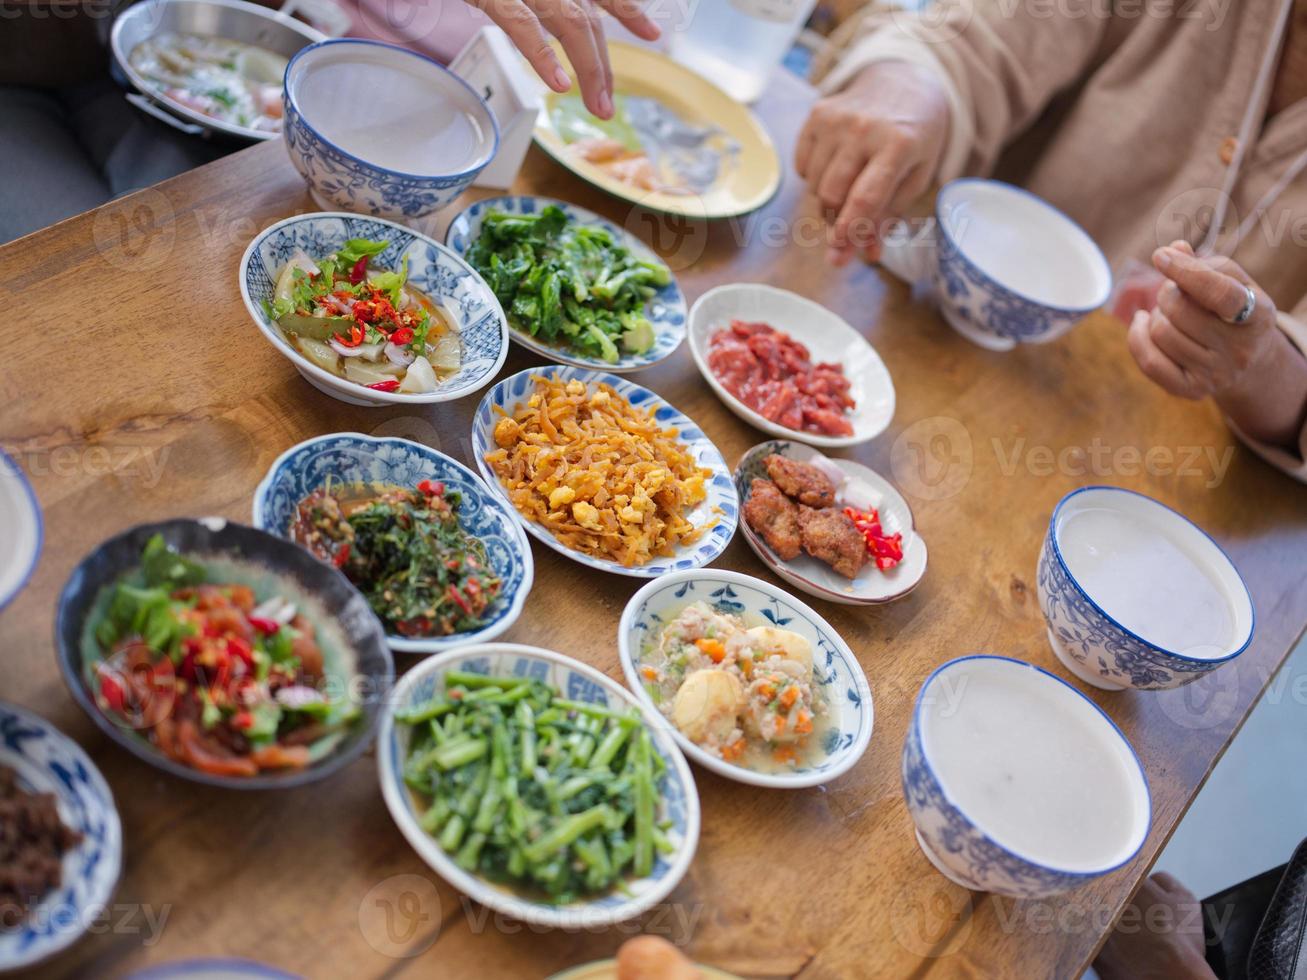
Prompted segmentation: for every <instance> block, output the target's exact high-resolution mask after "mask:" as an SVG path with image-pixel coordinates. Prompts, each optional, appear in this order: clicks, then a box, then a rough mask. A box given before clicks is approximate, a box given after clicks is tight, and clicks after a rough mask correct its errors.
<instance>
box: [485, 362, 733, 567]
mask: <svg viewBox="0 0 1307 980" xmlns="http://www.w3.org/2000/svg"><path fill="white" fill-rule="evenodd" d="M535 383H536V388H535V392H534V393H533V394H532V395H531V397H530V398H528V399H527V400H526V401H525V402H522V403H520V404H519V405H517V407H516V408H515V409H514V411H513V414H512V415H508V414H503V415H502V417H501V418H500V419H499V421H498V422H497V423H496V424H495V429H494V439H495V445H496V446H497V447H498V448H497V449H495V450H492V451H491V452H489V453H487V454H486V457H485V459H486V462H487V463H488V464H489V465H490V468H491V469H492V470H493V471H494V473H495V475H496V476H497V477H498V478H499V482H500V483H501V484H502V485H503V487H504V489H505V490H506V491H507V492H508V498H509V500H511V501H512V503H513V506H514V507H516V508H517V509H518V511H519V512H520V513H521V514H522V515H523V516H524V517H526V518H527V519H528V520H530V521H533V522H535V523H536V524H539V525H540V526H541V527H543V528H545V529H546V530H548V531H549V532H550V533H551V534H553V535H554V536H555V537H556V538H557V539H558V540H559V541H561V542H562V543H563V544H564V545H566V546H567V547H568V548H571V549H573V550H575V551H580V552H582V553H584V554H587V555H592V556H594V557H596V558H603V559H607V560H610V561H615V562H618V563H620V564H622V565H624V566H626V567H628V568H630V567H632V566H636V565H643V564H646V563H648V562H649V561H650V560H652V559H653V558H655V557H658V556H668V555H671V554H672V553H673V552H674V551H675V549H676V548H677V547H678V546H680V545H688V544H693V543H694V542H695V541H697V540H698V539H699V538H700V537H702V536H703V534H704V532H705V531H707V530H708V529H709V527H711V523H705V524H703V525H700V526H697V527H696V526H695V525H694V524H693V523H691V522H690V520H689V518H688V516H687V515H688V514H689V512H690V511H691V510H693V509H694V507H696V506H697V505H698V504H700V503H702V502H703V501H704V499H705V498H706V496H707V489H706V483H707V481H708V478H709V477H710V476H711V471H710V470H707V469H705V468H703V467H701V466H699V465H698V463H697V462H696V460H695V458H694V456H693V454H692V453H691V452H690V450H689V448H688V447H687V446H686V445H685V443H683V442H682V441H681V440H680V438H679V437H678V435H677V433H676V430H675V429H669V428H664V427H663V426H661V425H659V423H658V422H657V420H656V419H655V418H654V414H653V409H647V410H642V409H637V408H635V407H633V406H632V405H631V403H630V402H628V401H627V400H626V399H625V398H623V397H622V396H621V395H620V394H618V392H617V391H616V390H615V389H614V388H613V387H611V386H610V385H607V384H603V383H599V384H596V385H586V384H584V383H583V382H581V381H577V380H575V379H573V380H571V381H567V382H563V381H560V380H557V379H553V378H548V377H537V378H536V379H535Z"/></svg>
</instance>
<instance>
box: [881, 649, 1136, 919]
mask: <svg viewBox="0 0 1307 980" xmlns="http://www.w3.org/2000/svg"><path fill="white" fill-rule="evenodd" d="M902 775H903V795H904V797H905V799H906V801H907V806H908V813H909V814H910V815H911V817H912V822H913V823H914V824H915V825H916V833H917V843H918V844H919V845H920V846H921V849H922V851H923V852H924V853H925V855H926V857H927V858H929V859H930V862H931V863H932V864H934V865H935V867H936V868H937V869H938V870H939V871H940V872H941V873H942V874H944V875H945V877H947V878H949V879H950V880H952V881H954V882H956V883H957V884H959V885H962V886H963V887H964V888H970V889H972V890H974V891H982V892H993V893H995V894H999V895H1009V896H1012V897H1014V898H1036V897H1039V896H1042V895H1052V894H1056V893H1058V892H1063V891H1066V890H1068V889H1071V888H1075V887H1076V886H1078V885H1082V884H1085V883H1086V882H1089V881H1092V880H1094V879H1095V878H1098V877H1100V876H1102V875H1105V874H1107V873H1108V872H1110V871H1113V870H1115V869H1116V868H1119V867H1121V866H1122V865H1124V864H1126V863H1127V862H1129V861H1132V860H1133V859H1134V857H1135V855H1137V854H1138V853H1139V849H1140V848H1141V847H1143V844H1144V840H1145V839H1146V838H1147V836H1148V829H1149V826H1150V824H1151V821H1152V804H1151V801H1150V798H1149V789H1148V779H1147V777H1146V776H1145V775H1144V770H1143V766H1142V765H1141V764H1140V762H1139V757H1138V756H1137V755H1136V754H1135V752H1134V749H1133V748H1131V746H1130V743H1129V742H1128V741H1127V740H1126V737H1125V736H1124V735H1123V734H1122V733H1121V730H1120V729H1119V728H1117V727H1116V725H1115V724H1113V722H1112V720H1111V719H1110V718H1109V717H1108V716H1107V715H1106V714H1104V713H1103V711H1102V709H1100V708H1099V707H1098V706H1097V705H1096V704H1094V703H1093V702H1092V701H1090V700H1089V699H1088V698H1087V697H1085V696H1084V695H1083V694H1081V693H1080V692H1079V691H1077V690H1076V689H1075V688H1074V687H1072V686H1071V685H1070V684H1068V683H1067V682H1066V681H1064V680H1061V679H1060V678H1058V677H1055V676H1054V675H1052V674H1050V673H1048V672H1047V671H1045V670H1041V669H1040V668H1038V667H1035V666H1033V665H1031V664H1028V663H1024V662H1022V661H1020V660H1012V659H1010V658H1008V657H997V656H991V655H985V654H977V655H974V656H967V657H960V658H958V659H957V660H951V661H949V662H948V663H946V664H944V665H943V666H941V667H939V668H938V669H937V670H936V671H935V672H934V673H932V674H931V675H930V676H929V677H928V678H926V682H925V683H924V684H923V685H922V687H921V691H920V693H919V694H918V695H917V701H916V707H915V708H914V709H913V713H912V722H911V724H910V726H909V728H908V736H907V739H906V740H905V741H904V743H903V771H902Z"/></svg>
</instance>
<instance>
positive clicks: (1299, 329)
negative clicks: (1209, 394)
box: [1226, 297, 1307, 483]
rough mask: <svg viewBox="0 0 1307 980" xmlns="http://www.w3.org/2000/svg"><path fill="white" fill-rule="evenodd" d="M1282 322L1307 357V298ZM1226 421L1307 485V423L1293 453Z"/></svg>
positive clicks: (1247, 442) (1272, 461)
mask: <svg viewBox="0 0 1307 980" xmlns="http://www.w3.org/2000/svg"><path fill="white" fill-rule="evenodd" d="M1278 322H1279V325H1280V329H1281V330H1283V331H1284V332H1285V333H1286V334H1287V335H1288V337H1289V340H1290V341H1291V342H1292V343H1293V345H1294V346H1295V347H1297V348H1298V351H1299V353H1300V354H1302V356H1303V357H1307V297H1304V298H1303V300H1302V301H1301V302H1300V303H1299V304H1298V305H1297V307H1295V308H1294V311H1293V313H1284V312H1281V313H1280V314H1279V318H1278ZM1226 421H1227V422H1228V423H1229V425H1230V429H1231V431H1233V432H1234V434H1235V435H1236V436H1238V437H1239V439H1240V441H1241V442H1243V443H1244V445H1246V446H1247V447H1248V448H1249V449H1251V450H1252V451H1253V452H1255V453H1256V454H1257V455H1258V456H1260V457H1262V459H1264V460H1266V461H1267V462H1268V463H1270V464H1271V465H1272V466H1275V467H1278V468H1279V469H1282V470H1284V472H1286V473H1288V474H1289V475H1290V476H1291V477H1293V478H1294V479H1295V480H1301V481H1302V482H1303V483H1307V423H1304V425H1303V428H1302V431H1301V432H1299V433H1298V444H1297V445H1296V446H1295V447H1293V449H1289V448H1286V447H1284V446H1273V445H1271V444H1269V443H1265V442H1259V441H1258V440H1256V439H1252V438H1250V437H1249V436H1247V435H1245V434H1244V433H1242V432H1240V431H1239V427H1238V426H1237V425H1235V424H1234V423H1233V422H1230V420H1229V419H1226Z"/></svg>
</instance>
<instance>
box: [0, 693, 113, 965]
mask: <svg viewBox="0 0 1307 980" xmlns="http://www.w3.org/2000/svg"><path fill="white" fill-rule="evenodd" d="M0 765H5V766H9V767H10V768H11V769H13V770H14V771H15V772H17V773H18V782H19V785H20V786H21V787H22V788H23V789H25V790H27V791H28V792H33V793H53V794H54V795H55V797H56V799H57V801H58V807H59V815H60V817H61V818H62V819H63V821H64V823H65V824H66V825H67V826H68V827H70V828H72V829H73V830H76V831H78V832H79V833H80V834H81V835H82V841H81V843H79V844H78V845H77V846H76V847H74V848H73V849H72V850H70V851H69V852H68V853H67V854H65V855H64V859H63V881H62V883H61V884H60V886H59V887H58V888H57V889H55V890H54V891H52V892H51V893H49V894H47V895H45V896H43V897H42V898H41V899H40V900H39V901H38V902H37V903H36V904H35V905H34V906H33V908H32V912H31V914H30V915H29V916H28V917H27V918H26V919H24V920H23V921H22V922H21V923H19V924H18V925H17V926H15V927H13V928H11V929H0V970H14V969H18V968H19V967H24V966H31V965H33V964H35V963H39V962H40V961H42V960H44V959H46V958H47V957H50V956H53V955H54V954H55V953H57V952H59V951H60V950H62V949H64V948H66V947H67V946H69V945H71V944H72V943H73V941H74V940H76V939H77V937H78V936H80V935H81V934H82V933H83V932H84V931H85V930H86V927H87V926H88V925H90V924H91V923H92V922H94V921H96V919H97V917H99V916H102V915H103V914H104V908H105V906H106V905H108V904H109V901H110V899H111V898H112V897H113V892H114V888H115V887H117V884H118V874H119V872H120V870H121V869H122V848H123V840H122V825H121V823H120V822H119V819H118V809H117V807H115V806H114V802H113V794H112V793H111V792H110V791H109V785H108V784H107V783H106V782H105V781H104V777H103V776H102V775H101V774H100V770H98V769H97V768H96V767H95V763H93V762H92V761H91V760H90V759H89V758H88V757H87V755H86V753H85V752H83V751H82V749H81V747H80V746H78V745H77V744H76V743H75V742H74V741H73V740H72V739H70V738H68V737H67V736H66V735H64V734H63V733H62V732H60V731H59V730H58V729H57V728H55V727H54V726H53V725H51V724H50V723H49V722H48V721H46V720H45V719H44V718H41V717H39V716H38V715H34V714H32V713H31V712H30V711H26V710H24V709H23V708H19V707H17V706H15V705H12V704H6V703H4V702H0Z"/></svg>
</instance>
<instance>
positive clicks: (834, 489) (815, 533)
mask: <svg viewBox="0 0 1307 980" xmlns="http://www.w3.org/2000/svg"><path fill="white" fill-rule="evenodd" d="M735 486H736V489H737V490H738V491H739V494H740V501H741V506H740V516H741V520H740V526H741V528H742V529H743V531H744V538H745V540H746V541H748V542H749V547H750V548H752V549H753V551H754V553H755V554H756V555H757V556H758V557H759V558H761V559H762V560H763V562H764V563H766V565H767V566H768V567H769V568H771V570H772V571H774V572H775V573H776V574H777V575H779V576H780V577H781V578H783V579H784V580H785V581H787V582H789V583H790V584H791V585H793V586H795V587H796V588H799V589H802V590H803V591H804V592H807V593H808V594H809V595H813V596H816V597H817V598H819V599H827V600H829V601H831V602H842V603H845V604H847V605H855V606H857V605H873V604H876V603H880V602H889V601H891V600H893V599H898V598H900V597H902V596H905V595H907V594H908V593H909V592H911V591H912V590H913V589H914V588H916V586H917V583H918V582H920V581H921V577H922V576H923V575H924V574H925V572H926V560H927V552H926V542H925V541H924V540H923V539H922V537H921V535H920V534H918V533H917V531H916V528H915V526H914V524H913V519H912V509H911V508H910V507H909V506H908V502H907V501H906V500H905V499H904V498H903V495H902V494H900V493H899V492H898V491H897V490H896V489H895V488H894V487H893V485H892V484H890V482H889V481H888V480H886V479H885V478H884V477H882V476H881V475H880V474H879V473H877V472H876V471H875V470H872V469H870V468H868V467H866V466H863V465H862V464H861V463H857V462H854V461H853V460H851V459H841V458H839V457H834V456H824V455H822V454H821V453H820V452H819V451H818V450H816V449H813V448H812V447H811V446H804V445H801V444H799V443H794V442H786V441H782V440H773V441H771V442H764V443H762V444H761V445H757V446H754V447H753V448H752V449H750V450H749V451H748V452H747V453H745V454H744V456H743V458H741V460H740V463H739V465H738V466H737V467H736V470H735Z"/></svg>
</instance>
